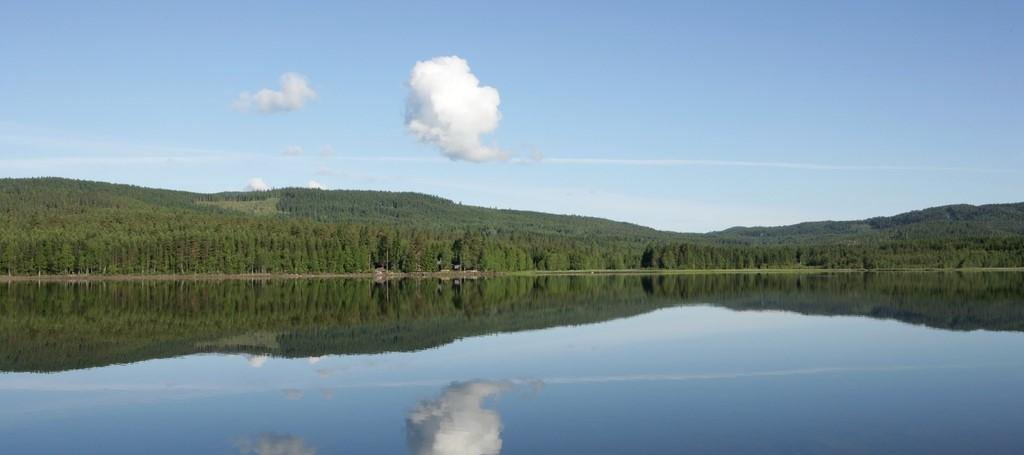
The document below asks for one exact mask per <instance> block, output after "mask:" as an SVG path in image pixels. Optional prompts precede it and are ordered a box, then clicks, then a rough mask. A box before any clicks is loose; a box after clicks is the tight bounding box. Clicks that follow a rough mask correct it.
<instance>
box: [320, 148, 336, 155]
mask: <svg viewBox="0 0 1024 455" xmlns="http://www.w3.org/2000/svg"><path fill="white" fill-rule="evenodd" d="M320 156H321V157H323V158H330V157H332V156H334V147H331V146H330V145H325V146H323V147H320Z"/></svg>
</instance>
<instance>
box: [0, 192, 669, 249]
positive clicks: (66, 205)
mask: <svg viewBox="0 0 1024 455" xmlns="http://www.w3.org/2000/svg"><path fill="white" fill-rule="evenodd" d="M0 203H2V205H0V212H6V213H10V214H16V213H24V212H50V213H60V214H65V213H82V212H83V211H85V210H93V209H111V208H113V209H144V208H151V209H159V210H167V209H169V210H188V211H194V212H198V213H204V214H213V213H218V214H244V215H256V216H276V217H293V218H303V219H309V220H314V221H319V222H328V223H358V224H385V225H390V226H410V227H412V226H415V227H420V228H437V229H470V228H471V229H491V230H495V231H508V232H518V233H531V234H550V235H567V236H596V237H598V238H603V239H620V240H630V241H633V240H658V239H667V238H670V237H671V236H672V233H668V232H661V231H657V230H655V229H651V228H648V227H644V226H640V225H636V224H630V223H624V222H618V221H611V220H606V219H602V218H594V217H585V216H576V215H554V214H549V213H541V212H530V211H522V210H506V209H492V208H484V207H476V206H470V205H462V204H459V203H456V202H453V201H450V200H448V199H444V198H440V197H437V196H429V195H425V194H419V193H408V192H388V191H357V190H316V189H306V188H282V189H275V190H269V191H253V192H223V193H213V194H204V193H190V192H185V191H173V190H163V189H154V188H144V187H138V186H134V185H120V184H112V183H103V182H91V181H82V180H70V179H64V178H31V179H0Z"/></svg>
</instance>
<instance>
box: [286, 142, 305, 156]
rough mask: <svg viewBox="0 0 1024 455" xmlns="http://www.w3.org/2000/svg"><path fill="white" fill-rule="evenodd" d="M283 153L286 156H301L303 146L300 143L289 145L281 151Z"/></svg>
mask: <svg viewBox="0 0 1024 455" xmlns="http://www.w3.org/2000/svg"><path fill="white" fill-rule="evenodd" d="M281 154H282V155H284V156H300V155H302V147H301V146H298V145H289V146H287V147H285V148H284V151H283V152H281Z"/></svg>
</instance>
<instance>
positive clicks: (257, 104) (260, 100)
mask: <svg viewBox="0 0 1024 455" xmlns="http://www.w3.org/2000/svg"><path fill="white" fill-rule="evenodd" d="M313 99H316V91H314V90H313V88H312V87H310V86H309V81H308V80H307V79H306V77H305V76H303V75H301V74H298V73H285V74H282V75H281V89H280V90H271V89H268V88H265V89H262V90H260V91H258V92H256V93H249V92H242V93H241V94H240V95H238V99H236V100H235V102H234V107H235V109H238V110H241V111H256V112H262V113H264V114H271V113H275V112H290V111H296V110H299V109H302V107H303V106H305V105H306V103H307V102H308V101H310V100H313Z"/></svg>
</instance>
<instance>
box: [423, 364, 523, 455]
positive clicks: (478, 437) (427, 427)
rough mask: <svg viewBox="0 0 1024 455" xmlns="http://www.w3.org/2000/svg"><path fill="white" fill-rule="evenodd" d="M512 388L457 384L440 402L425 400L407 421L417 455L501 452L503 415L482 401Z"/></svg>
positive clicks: (468, 383) (483, 383)
mask: <svg viewBox="0 0 1024 455" xmlns="http://www.w3.org/2000/svg"><path fill="white" fill-rule="evenodd" d="M509 387H510V385H509V384H506V383H497V382H486V381H477V382H461V383H460V382H456V383H453V384H451V385H449V386H448V387H446V388H445V389H444V391H442V392H441V396H440V398H438V399H437V400H428V401H422V402H420V404H419V405H418V406H417V407H416V409H413V410H412V412H410V413H409V415H408V417H406V420H405V430H406V439H407V441H408V443H409V449H410V451H411V452H412V453H413V454H415V455H435V454H437V455H440V454H445V455H484V454H497V453H499V452H501V416H500V415H499V414H498V413H497V412H495V411H493V410H491V409H484V408H483V407H482V404H483V400H484V399H486V398H488V397H491V396H495V395H498V394H500V393H501V392H504V391H505V390H507V389H508V388H509Z"/></svg>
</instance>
